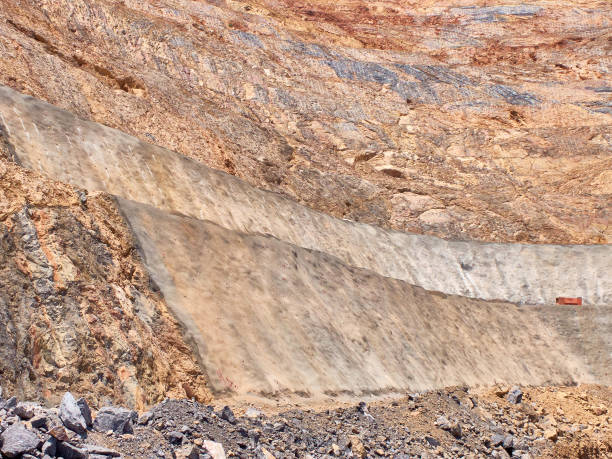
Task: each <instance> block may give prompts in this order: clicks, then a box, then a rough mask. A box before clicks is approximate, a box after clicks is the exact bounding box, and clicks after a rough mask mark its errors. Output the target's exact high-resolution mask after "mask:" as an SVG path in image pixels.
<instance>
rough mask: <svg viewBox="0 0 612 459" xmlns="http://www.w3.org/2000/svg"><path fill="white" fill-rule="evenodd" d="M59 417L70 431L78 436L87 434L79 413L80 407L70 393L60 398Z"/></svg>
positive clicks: (85, 423) (83, 419)
mask: <svg viewBox="0 0 612 459" xmlns="http://www.w3.org/2000/svg"><path fill="white" fill-rule="evenodd" d="M59 417H60V419H61V420H62V422H63V423H64V425H65V426H66V427H68V428H69V429H70V430H73V431H74V432H76V433H78V434H80V435H84V434H85V433H86V432H87V422H86V420H85V418H84V417H83V414H82V413H81V407H80V406H79V404H78V403H77V401H76V399H75V398H74V396H73V395H72V394H71V393H70V392H66V393H65V394H64V397H63V398H62V402H61V404H60V408H59Z"/></svg>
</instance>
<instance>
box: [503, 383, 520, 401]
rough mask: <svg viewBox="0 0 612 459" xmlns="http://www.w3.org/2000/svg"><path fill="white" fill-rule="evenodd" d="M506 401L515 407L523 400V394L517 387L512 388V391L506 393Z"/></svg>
mask: <svg viewBox="0 0 612 459" xmlns="http://www.w3.org/2000/svg"><path fill="white" fill-rule="evenodd" d="M506 400H508V401H509V402H510V403H512V404H514V405H517V404H519V403H521V401H522V400H523V392H522V391H521V389H520V388H519V387H518V386H514V387H513V388H512V389H510V392H508V396H507V397H506Z"/></svg>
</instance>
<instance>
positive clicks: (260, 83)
mask: <svg viewBox="0 0 612 459" xmlns="http://www.w3.org/2000/svg"><path fill="white" fill-rule="evenodd" d="M611 19H612V10H611V9H610V5H609V2H606V1H603V0H580V1H576V0H561V1H556V2H554V4H553V3H550V2H547V1H543V0H538V1H532V2H529V3H527V4H524V3H520V2H518V1H516V0H509V1H507V0H504V1H502V0H493V1H491V0H486V1H485V0H473V1H469V2H468V1H464V0H461V1H453V2H450V1H443V2H439V1H436V2H433V1H427V2H423V1H418V2H417V1H414V2H405V1H402V2H399V1H391V0H389V1H375V2H371V1H368V2H365V1H356V0H338V1H333V2H332V1H320V2H307V1H302V0H300V1H293V0H291V1H287V0H248V1H247V0H244V1H234V0H215V1H213V2H192V1H188V0H156V1H155V2H142V1H139V0H125V1H114V0H78V1H74V0H60V1H58V0H41V1H38V2H29V1H25V0H18V1H11V2H4V4H3V8H2V9H0V83H2V84H5V85H8V86H11V87H12V88H15V89H17V90H19V91H21V92H24V93H27V94H31V95H33V96H36V97H38V98H41V99H44V100H46V101H49V102H51V103H53V104H56V105H58V106H60V107H63V108H65V109H68V110H70V111H72V112H73V113H76V114H78V115H79V116H81V117H84V118H88V119H91V120H94V121H98V122H101V123H104V124H106V125H109V126H111V127H116V128H119V129H121V130H123V131H125V132H128V133H131V134H133V135H136V136H138V137H140V138H141V139H143V140H146V141H150V142H153V143H157V144H159V145H161V146H165V147H167V148H169V149H171V150H175V151H179V152H181V153H183V154H185V155H187V156H189V157H192V158H196V159H197V160H198V161H202V162H204V163H205V164H208V165H210V166H212V167H215V168H218V169H222V170H225V171H227V172H229V173H231V174H234V175H236V176H238V177H240V178H242V179H244V180H247V181H248V182H250V183H251V184H254V185H256V186H258V187H262V188H266V189H269V190H274V191H278V192H281V193H284V194H286V195H288V196H291V197H293V198H294V199H295V200H297V201H299V202H300V203H304V204H306V205H308V206H310V207H312V208H315V209H318V210H321V211H324V212H326V213H329V214H332V215H334V216H338V217H343V218H347V219H351V220H358V221H363V222H367V223H374V224H377V225H381V226H385V227H390V228H394V229H399V230H406V231H413V232H421V233H428V234H434V235H437V236H440V237H446V238H461V239H478V240H484V241H499V242H534V243H561V244H567V243H606V242H609V241H610V238H611V234H612V233H611V231H612V226H611V225H610V219H611V214H610V212H611V210H610V205H609V203H610V194H611V192H612V190H611V188H610V183H612V176H611V175H610V170H612V162H611V161H612V159H610V158H611V155H610V152H611V142H612V138H611V134H610V123H611V118H610V117H611V113H612V108H611V107H612V105H611V104H612V102H611V95H612V89H611V85H610V84H609V81H610V79H611V76H610V69H611V67H610V59H609V55H610V53H611V46H612V44H611V42H610V39H609V37H610V31H611V26H610V23H611V22H610V21H611Z"/></svg>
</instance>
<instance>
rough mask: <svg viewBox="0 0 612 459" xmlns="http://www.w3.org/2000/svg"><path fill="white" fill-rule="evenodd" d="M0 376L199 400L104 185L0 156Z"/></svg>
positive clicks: (181, 348)
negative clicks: (88, 187)
mask: <svg viewBox="0 0 612 459" xmlns="http://www.w3.org/2000/svg"><path fill="white" fill-rule="evenodd" d="M0 286H1V288H0V379H2V384H3V385H4V387H5V388H6V389H8V390H10V391H11V393H14V394H18V395H19V396H22V397H29V398H37V399H41V398H42V399H44V400H46V401H51V402H57V401H58V399H57V397H58V395H59V394H61V392H62V391H64V390H67V389H70V390H72V391H73V392H75V393H87V394H89V397H91V396H93V398H90V400H92V401H93V403H94V405H95V406H97V405H98V404H99V403H102V402H104V401H105V400H109V399H110V400H115V401H122V402H123V403H125V404H128V405H130V406H133V407H140V408H141V407H144V406H146V405H149V404H152V403H154V402H156V401H159V400H160V399H162V398H164V397H165V396H166V395H174V396H180V397H184V396H188V397H196V398H199V399H202V400H206V399H207V398H208V392H207V390H206V388H205V387H204V382H205V378H204V374H203V373H202V370H201V369H200V367H199V365H198V363H197V361H196V359H195V357H194V356H193V354H192V352H191V349H190V347H189V346H188V345H187V344H186V343H185V342H184V341H183V339H182V336H181V332H180V328H179V326H178V324H177V322H176V320H175V319H174V318H173V317H172V316H171V315H170V314H169V313H168V311H167V308H166V305H165V303H164V301H163V299H162V297H161V295H160V293H159V291H158V289H157V287H156V286H155V284H154V283H153V282H152V281H151V279H150V278H149V276H148V274H147V272H146V270H145V269H144V268H143V266H142V264H141V262H140V259H139V257H138V255H137V252H136V251H135V246H134V242H133V239H132V236H131V233H130V231H129V229H128V228H127V226H126V225H125V223H124V221H123V219H122V217H121V216H120V214H119V213H118V211H117V209H116V206H115V202H114V201H113V199H111V198H110V197H109V196H108V195H104V194H95V195H90V196H87V194H86V192H84V191H79V190H75V189H73V188H72V187H70V186H67V185H63V184H60V183H57V182H52V181H49V180H46V179H44V178H41V177H40V176H39V175H37V174H35V173H32V172H29V171H25V170H24V169H22V168H20V167H18V166H16V165H14V164H12V163H9V162H6V161H4V160H0Z"/></svg>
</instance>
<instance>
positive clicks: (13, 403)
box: [2, 396, 17, 410]
mask: <svg viewBox="0 0 612 459" xmlns="http://www.w3.org/2000/svg"><path fill="white" fill-rule="evenodd" d="M16 406H17V397H15V396H13V397H11V398H9V399H8V400H7V401H6V402H4V406H3V407H2V408H4V409H5V410H12V409H13V408H15V407H16Z"/></svg>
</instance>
